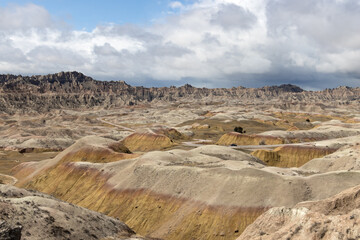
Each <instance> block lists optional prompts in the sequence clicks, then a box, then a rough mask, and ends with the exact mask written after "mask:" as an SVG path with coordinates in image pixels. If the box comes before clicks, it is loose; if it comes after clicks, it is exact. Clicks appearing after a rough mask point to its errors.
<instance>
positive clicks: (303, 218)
mask: <svg viewBox="0 0 360 240" xmlns="http://www.w3.org/2000/svg"><path fill="white" fill-rule="evenodd" d="M239 127H240V128H239ZM235 130H237V131H235ZM0 136H1V138H0V147H1V151H0V174H1V175H0V181H1V183H2V184H3V185H0V205H1V206H0V212H1V214H0V217H1V222H0V239H20V238H19V237H21V239H154V238H155V239H229V240H235V239H359V238H360V227H359V224H360V220H359V219H360V215H359V211H360V209H359V206H360V200H359V199H360V198H359V196H360V194H359V192H360V189H359V187H360V88H349V87H338V88H335V89H325V90H322V91H305V90H303V89H301V88H299V87H297V86H293V85H281V86H271V87H263V88H257V89H255V88H244V87H237V88H235V87H234V88H231V89H225V88H221V89H206V88H195V87H192V86H190V85H185V86H182V87H169V88H166V87H164V88H144V87H133V86H130V85H128V84H126V83H125V82H122V81H113V82H102V81H96V80H93V79H92V78H90V77H87V76H84V75H83V74H81V73H77V72H66V73H64V72H61V73H58V74H52V75H46V76H32V77H23V76H14V75H0ZM9 219H11V221H10V220H9ZM34 220H35V221H36V222H35V221H34ZM34 223H35V224H34ZM9 236H10V237H9ZM13 236H15V237H14V238H11V237H13ZM141 236H142V237H141Z"/></svg>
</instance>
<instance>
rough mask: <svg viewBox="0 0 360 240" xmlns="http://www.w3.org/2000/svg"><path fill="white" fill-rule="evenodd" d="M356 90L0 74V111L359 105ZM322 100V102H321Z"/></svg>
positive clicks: (359, 91)
mask: <svg viewBox="0 0 360 240" xmlns="http://www.w3.org/2000/svg"><path fill="white" fill-rule="evenodd" d="M359 99H360V88H349V87H339V88H336V89H326V90H323V91H318V92H313V91H304V90H303V89H301V88H299V87H297V86H293V85H281V86H272V87H263V88H257V89H255V88H244V87H237V88H230V89H223V88H217V89H207V88H195V87H192V86H191V85H185V86H182V87H178V88H176V87H170V88H167V87H162V88H145V87H132V86H130V85H128V84H126V83H125V82H123V81H110V82H107V81H96V80H93V79H92V78H90V77H87V76H85V75H83V74H81V73H78V72H60V73H57V74H50V75H46V76H31V77H25V76H15V75H0V110H1V111H4V112H8V113H14V112H19V111H20V112H21V111H22V112H29V111H35V112H46V111H49V110H51V109H61V108H66V109H69V108H70V109H79V108H94V107H106V108H111V107H119V106H124V105H134V104H144V103H151V102H158V101H165V102H173V101H181V100H183V101H186V102H189V101H194V100H196V101H198V102H204V103H210V102H212V101H221V102H222V101H225V100H226V101H228V100H236V101H238V102H239V101H241V102H242V103H244V104H254V103H260V102H261V103H262V104H264V103H265V102H269V103H271V104H273V105H276V106H277V107H278V108H280V109H288V110H303V109H305V108H307V107H306V106H307V105H309V104H312V105H311V109H313V110H314V108H318V109H320V110H321V109H323V108H324V107H325V105H327V106H329V105H331V106H339V105H348V106H352V105H354V106H355V107H357V108H358V107H359V104H358V102H359ZM324 104H325V105H324Z"/></svg>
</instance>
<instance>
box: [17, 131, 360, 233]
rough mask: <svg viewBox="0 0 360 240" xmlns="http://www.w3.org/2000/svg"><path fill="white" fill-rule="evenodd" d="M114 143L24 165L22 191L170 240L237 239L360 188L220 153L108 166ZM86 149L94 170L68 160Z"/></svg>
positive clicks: (337, 176) (146, 157) (331, 176)
mask: <svg viewBox="0 0 360 240" xmlns="http://www.w3.org/2000/svg"><path fill="white" fill-rule="evenodd" d="M354 141H356V139H355V140H354ZM114 143H116V142H115V141H113V140H110V139H104V138H100V137H96V136H92V137H86V138H83V139H81V140H79V141H78V142H77V143H75V144H74V145H73V146H71V147H70V148H68V149H67V150H65V151H64V152H63V153H60V154H59V155H58V156H57V157H56V158H54V159H50V160H46V161H41V162H37V163H33V164H30V163H27V164H21V165H19V166H18V167H17V168H15V169H14V172H13V173H14V175H15V176H16V177H18V178H19V182H18V185H19V186H26V187H28V188H33V189H36V190H40V191H43V192H45V193H49V194H53V195H54V196H56V197H58V198H60V199H62V200H65V201H68V202H71V203H74V204H78V205H80V206H83V207H87V208H90V209H92V210H96V211H100V212H103V213H105V214H108V215H110V216H114V217H118V218H119V219H121V220H122V221H124V222H125V223H126V224H128V225H129V226H130V227H131V228H133V229H134V230H135V231H137V232H139V233H140V234H143V235H149V236H151V237H159V238H165V239H191V238H195V239H219V238H222V239H235V238H236V237H237V236H239V235H240V233H241V232H242V231H243V230H244V229H245V228H246V226H247V225H249V224H250V223H252V222H253V221H254V220H255V219H256V218H257V217H258V216H259V215H260V214H262V213H263V212H264V211H265V210H266V209H268V208H271V207H276V206H286V207H292V206H294V205H296V204H297V203H299V202H301V201H308V200H320V199H324V198H327V197H330V196H332V195H334V194H337V193H339V192H341V191H342V190H344V189H346V188H349V187H353V186H356V185H358V184H360V172H359V171H357V170H356V169H354V170H350V171H339V170H334V171H330V172H325V173H321V172H318V171H315V170H313V169H300V168H290V169H286V168H277V167H268V166H266V165H264V164H263V163H262V162H261V161H260V160H259V159H257V158H255V157H253V156H251V155H249V154H246V153H243V152H240V151H237V150H234V149H230V148H228V147H225V146H216V145H208V146H202V147H199V148H196V149H193V150H179V149H174V150H169V151H152V152H148V153H145V154H143V155H141V156H134V157H133V158H130V159H129V158H119V159H118V160H117V161H110V162H107V161H106V160H104V158H105V159H106V158H108V157H111V156H112V155H111V154H110V153H111V151H110V152H109V150H108V149H109V146H111V145H112V144H114ZM84 148H85V149H89V154H91V155H92V156H97V157H92V158H91V162H89V161H86V160H83V161H81V159H83V158H82V157H80V158H72V157H69V154H70V156H74V155H75V156H77V155H78V154H77V153H78V152H79V151H80V152H81V154H83V151H82V150H81V149H84ZM348 148H350V147H349V146H348ZM96 152H102V153H107V154H100V155H98V154H95V153H96ZM81 154H80V155H81ZM109 154H110V155H109ZM80 155H79V156H80ZM130 155H131V154H130ZM310 163H311V161H310ZM26 174H28V175H27V177H26V178H25V180H24V179H21V178H22V177H23V176H25V175H26ZM324 185H326V188H324ZM195 223H196V224H195Z"/></svg>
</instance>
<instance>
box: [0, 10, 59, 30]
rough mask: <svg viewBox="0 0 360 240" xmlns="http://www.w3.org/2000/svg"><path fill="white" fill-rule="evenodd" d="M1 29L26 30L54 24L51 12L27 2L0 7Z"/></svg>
mask: <svg viewBox="0 0 360 240" xmlns="http://www.w3.org/2000/svg"><path fill="white" fill-rule="evenodd" d="M0 16H1V18H0V30H18V29H22V30H26V29H29V28H46V27H51V26H52V25H53V22H52V19H51V16H50V14H49V13H48V12H47V11H46V9H44V8H43V7H41V6H38V5H35V4H27V5H24V6H20V5H10V6H8V7H5V8H1V7H0Z"/></svg>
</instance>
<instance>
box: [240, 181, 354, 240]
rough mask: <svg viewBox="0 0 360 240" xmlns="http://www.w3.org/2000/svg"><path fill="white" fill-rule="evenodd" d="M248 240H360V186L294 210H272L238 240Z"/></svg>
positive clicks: (280, 208) (302, 205) (297, 206)
mask: <svg viewBox="0 0 360 240" xmlns="http://www.w3.org/2000/svg"><path fill="white" fill-rule="evenodd" d="M325 187H326V186H325ZM248 239H253V240H275V239H315V240H317V239H324V240H326V239H360V186H357V187H354V188H350V189H348V190H345V191H343V192H341V193H339V194H337V195H335V196H333V197H330V198H327V199H324V200H320V201H308V202H301V203H298V204H297V205H296V206H294V207H293V208H286V207H276V208H271V209H270V210H268V211H267V212H266V213H264V214H263V215H261V216H260V217H259V218H258V219H257V220H256V221H255V222H254V223H253V224H251V225H250V226H249V227H248V228H246V230H245V231H244V232H243V234H242V235H241V236H240V237H239V238H238V239H237V240H248Z"/></svg>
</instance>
